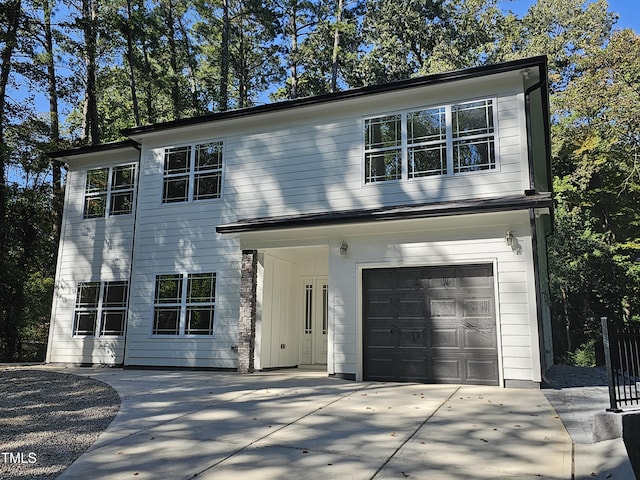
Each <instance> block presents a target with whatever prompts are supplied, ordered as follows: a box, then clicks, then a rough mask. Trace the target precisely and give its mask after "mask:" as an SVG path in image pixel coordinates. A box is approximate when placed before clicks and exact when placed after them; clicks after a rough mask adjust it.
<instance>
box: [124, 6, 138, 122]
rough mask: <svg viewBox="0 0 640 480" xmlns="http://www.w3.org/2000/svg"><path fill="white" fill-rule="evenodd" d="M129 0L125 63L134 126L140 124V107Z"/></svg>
mask: <svg viewBox="0 0 640 480" xmlns="http://www.w3.org/2000/svg"><path fill="white" fill-rule="evenodd" d="M131 11H132V8H131V0H127V22H126V24H125V34H126V36H127V63H128V64H129V88H130V89H131V103H132V104H133V120H134V121H135V123H136V127H137V126H139V125H140V107H139V106H138V93H137V90H138V89H137V86H136V72H135V65H134V59H133V26H132V24H131Z"/></svg>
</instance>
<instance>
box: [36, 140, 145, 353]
mask: <svg viewBox="0 0 640 480" xmlns="http://www.w3.org/2000/svg"><path fill="white" fill-rule="evenodd" d="M137 161H138V154H137V151H135V150H133V149H126V150H120V151H109V152H102V153H97V154H93V155H91V156H89V157H87V158H77V159H74V160H73V161H72V162H70V163H69V170H68V172H67V178H66V188H65V208H64V214H63V218H62V241H61V242H60V247H59V250H58V260H57V268H56V277H55V287H54V296H53V306H52V313H51V326H50V330H49V343H48V350H47V361H48V362H59V363H72V364H84V363H90V364H119V363H122V361H123V353H124V350H123V349H124V337H99V336H95V337H82V336H74V335H73V317H74V307H75V300H76V287H77V284H78V282H92V281H121V280H129V275H130V270H131V252H132V245H133V232H134V221H135V218H134V217H135V215H134V214H130V215H120V216H114V217H109V218H91V219H83V208H84V191H85V181H86V172H87V169H90V168H96V167H105V166H111V165H119V164H123V163H133V162H136V163H137Z"/></svg>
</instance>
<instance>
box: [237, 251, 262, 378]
mask: <svg viewBox="0 0 640 480" xmlns="http://www.w3.org/2000/svg"><path fill="white" fill-rule="evenodd" d="M257 284H258V251H257V250H243V251H242V272H241V275H240V319H239V322H238V373H252V372H253V371H254V353H255V343H256V342H255V339H256V306H257V302H256V292H257Z"/></svg>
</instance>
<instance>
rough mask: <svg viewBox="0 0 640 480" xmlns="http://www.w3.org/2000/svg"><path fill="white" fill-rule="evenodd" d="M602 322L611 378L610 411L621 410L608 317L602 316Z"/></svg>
mask: <svg viewBox="0 0 640 480" xmlns="http://www.w3.org/2000/svg"><path fill="white" fill-rule="evenodd" d="M600 322H601V323H602V343H603V344H604V362H605V366H606V367H607V378H608V380H609V405H610V408H607V411H608V412H620V411H621V410H620V409H619V408H618V402H617V401H616V387H615V383H614V379H613V364H612V362H611V346H610V345H609V321H608V319H607V317H601V318H600Z"/></svg>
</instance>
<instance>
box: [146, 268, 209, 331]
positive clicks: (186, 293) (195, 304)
mask: <svg viewBox="0 0 640 480" xmlns="http://www.w3.org/2000/svg"><path fill="white" fill-rule="evenodd" d="M185 280H186V281H185ZM215 297H216V275H215V273H197V274H189V275H186V276H185V275H182V274H171V275H158V276H156V290H155V300H154V312H153V334H154V335H213V320H214V313H215Z"/></svg>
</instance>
